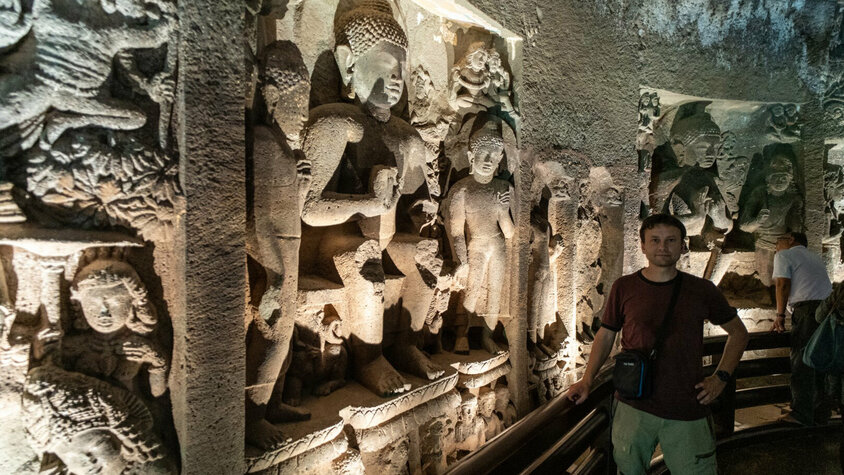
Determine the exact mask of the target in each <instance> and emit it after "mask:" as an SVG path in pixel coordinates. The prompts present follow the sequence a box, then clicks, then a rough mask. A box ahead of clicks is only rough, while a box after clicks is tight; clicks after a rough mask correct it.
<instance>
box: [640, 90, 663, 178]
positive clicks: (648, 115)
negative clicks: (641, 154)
mask: <svg viewBox="0 0 844 475" xmlns="http://www.w3.org/2000/svg"><path fill="white" fill-rule="evenodd" d="M660 113H661V110H660V107H659V94H657V93H656V92H643V93H642V95H641V96H639V133H638V134H637V135H636V149H637V150H645V151H647V152H648V153H649V154H650V153H653V151H654V148H655V147H656V140H655V139H654V121H655V120H656V119H657V117H659V114H660ZM640 168H641V169H644V168H645V167H643V166H640Z"/></svg>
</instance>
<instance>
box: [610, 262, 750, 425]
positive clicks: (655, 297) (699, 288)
mask: <svg viewBox="0 0 844 475" xmlns="http://www.w3.org/2000/svg"><path fill="white" fill-rule="evenodd" d="M680 274H682V283H681V285H680V295H679V296H678V297H677V304H676V306H675V307H674V313H673V315H672V316H671V317H670V320H669V322H668V326H667V327H666V329H665V337H664V340H663V345H662V352H661V353H660V354H659V356H658V357H657V361H656V366H655V370H654V390H653V394H652V395H651V397H650V398H648V399H644V400H630V399H625V398H622V397H621V396H619V395H618V394H617V393H616V397H617V398H618V399H619V400H620V401H623V402H625V403H626V404H629V405H631V406H633V407H635V408H636V409H639V410H641V411H645V412H648V413H651V414H653V415H655V416H658V417H662V418H664V419H678V420H683V421H691V420H695V419H700V418H702V417H706V416H707V415H708V414H709V408H708V407H707V406H704V405H702V404H700V403H698V401H697V393H698V390H697V389H695V384H697V383H699V382H701V381H702V380H703V321H704V320H709V321H710V322H712V323H714V324H716V325H723V324H724V323H727V322H729V321H730V320H732V319H733V318H735V317H736V316H737V314H736V309H734V308H733V307H730V304H728V303H727V299H725V298H724V296H723V295H722V294H721V291H720V290H718V288H717V287H715V285H714V284H713V283H712V282H710V281H708V280H705V279H701V278H700V277H695V276H693V275H690V274H686V273H678V277H679V276H680ZM676 279H677V277H675V278H674V279H672V280H670V281H668V282H652V281H650V280H647V279H646V278H645V277H644V276H643V275H642V271H641V270H640V271H639V272H636V273H634V274H629V275H625V276H623V277H621V278H619V279H618V280H616V281H615V283H614V284H613V286H612V291H611V292H610V297H609V300H608V302H607V306H606V310H605V311H604V317H603V318H602V319H601V322H602V326H604V327H605V328H607V329H609V330H612V331H616V332H617V331H619V330H621V346H622V348H624V349H625V350H642V351H649V350H650V349H651V348H652V347H653V345H654V343H656V334H657V331H658V330H659V326H660V325H661V324H662V320H663V319H664V318H665V312H666V311H667V310H668V303H669V302H670V300H671V291H672V289H673V286H674V282H675V280H676Z"/></svg>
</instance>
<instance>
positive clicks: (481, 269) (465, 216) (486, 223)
mask: <svg viewBox="0 0 844 475" xmlns="http://www.w3.org/2000/svg"><path fill="white" fill-rule="evenodd" d="M496 122H497V123H496ZM499 125H500V121H492V120H490V121H487V122H486V123H485V124H484V125H483V126H482V127H480V128H479V129H478V130H477V131H476V132H475V133H473V134H472V137H471V139H470V140H469V172H470V173H471V176H468V177H466V178H463V179H462V180H460V181H458V182H457V183H455V184H454V186H453V187H452V188H451V190H450V191H449V196H448V201H449V204H448V216H447V224H446V226H447V229H448V234H449V236H450V237H451V243H452V246H453V247H454V256H455V257H456V258H457V260H458V261H459V265H460V266H459V267H458V268H457V270H456V271H455V274H456V277H457V278H458V280H461V281H462V282H465V286H466V292H465V296H464V299H463V307H464V308H465V309H466V310H467V311H468V312H469V313H475V314H477V315H479V316H482V317H484V321H485V323H486V326H485V327H484V329H483V337H482V343H483V346H484V349H486V350H488V351H489V352H491V353H496V352H498V351H499V350H498V346H497V345H496V344H495V343H494V342H493V341H492V331H493V329H495V325H496V324H497V323H498V316H499V313H500V312H501V294H502V290H503V289H504V288H505V287H504V283H505V281H506V280H507V279H506V275H505V273H506V265H507V262H506V261H507V249H506V240H507V239H510V238H511V237H512V236H513V233H514V232H515V226H514V224H513V218H512V217H511V216H510V194H511V192H512V189H513V187H512V186H510V184H509V183H508V182H506V181H504V180H501V179H499V178H494V175H495V172H496V170H497V169H498V164H499V162H501V159H502V157H503V156H504V142H503V140H502V138H501V133H500V132H498V130H496V129H497V127H498V126H499ZM467 241H468V245H467ZM484 297H485V298H484ZM482 300H485V301H486V306H485V307H479V306H478V304H479V303H480V302H481V301H482Z"/></svg>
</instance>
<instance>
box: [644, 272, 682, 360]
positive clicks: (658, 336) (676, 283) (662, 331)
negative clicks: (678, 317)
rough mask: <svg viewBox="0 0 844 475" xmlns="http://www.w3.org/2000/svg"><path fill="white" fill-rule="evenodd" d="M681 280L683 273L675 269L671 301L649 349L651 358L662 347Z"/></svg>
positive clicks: (655, 355) (654, 356) (678, 294)
mask: <svg viewBox="0 0 844 475" xmlns="http://www.w3.org/2000/svg"><path fill="white" fill-rule="evenodd" d="M682 280H683V273H682V272H680V271H677V277H675V278H674V288H673V289H672V291H671V301H669V302H668V310H667V311H666V312H665V318H663V319H662V325H660V327H659V330H657V334H656V343H654V347H653V349H652V350H651V353H650V355H651V358H654V359H656V357H657V354H658V353H659V350H661V349H662V342H663V340H664V339H665V328H666V327H667V326H668V320H669V319H670V318H671V315H673V314H674V307H675V306H676V305H677V297H679V296H680V284H681V282H682Z"/></svg>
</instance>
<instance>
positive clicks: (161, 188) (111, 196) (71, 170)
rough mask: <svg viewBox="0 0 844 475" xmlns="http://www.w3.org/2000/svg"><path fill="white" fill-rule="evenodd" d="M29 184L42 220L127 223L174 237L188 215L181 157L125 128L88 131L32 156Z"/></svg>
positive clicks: (154, 235) (146, 233)
mask: <svg viewBox="0 0 844 475" xmlns="http://www.w3.org/2000/svg"><path fill="white" fill-rule="evenodd" d="M27 162H28V166H27V169H26V172H27V178H26V188H27V191H29V192H30V193H31V194H32V196H34V197H36V198H38V202H37V203H35V204H33V207H34V210H35V213H36V214H37V215H38V217H40V218H41V219H46V220H48V221H58V222H59V223H62V224H65V225H72V226H77V227H83V228H101V227H104V226H122V227H125V228H128V229H133V230H137V231H138V232H139V233H140V234H141V235H142V236H143V237H144V238H146V239H148V240H151V241H166V240H169V239H171V238H172V236H173V228H174V226H175V225H176V223H177V220H178V219H179V216H180V215H181V214H182V213H184V196H183V193H182V190H181V186H180V185H179V180H178V161H177V160H175V159H174V158H172V157H171V156H169V155H167V154H166V153H165V152H164V151H163V150H161V149H160V148H158V147H157V146H155V145H150V144H146V143H144V142H142V141H140V140H138V139H137V138H136V137H134V136H131V135H129V134H126V133H122V132H103V131H97V130H96V129H85V130H82V131H78V132H76V133H74V134H72V135H70V134H68V135H66V136H64V137H62V138H61V139H59V140H58V141H56V142H55V143H54V144H53V146H52V147H51V148H50V150H48V151H38V152H36V153H30V154H29V155H28V158H27Z"/></svg>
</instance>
